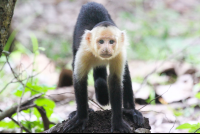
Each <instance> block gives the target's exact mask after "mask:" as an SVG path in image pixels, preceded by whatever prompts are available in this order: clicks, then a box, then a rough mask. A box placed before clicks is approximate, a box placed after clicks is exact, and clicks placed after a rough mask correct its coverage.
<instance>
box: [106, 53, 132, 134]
mask: <svg viewBox="0 0 200 134" xmlns="http://www.w3.org/2000/svg"><path fill="white" fill-rule="evenodd" d="M123 59H124V58H122V56H121V55H119V56H118V57H117V58H116V60H113V61H112V62H111V63H110V65H109V66H110V75H109V77H108V87H109V92H110V93H109V95H110V103H111V109H112V119H111V124H112V128H111V132H113V131H114V130H119V131H120V132H121V133H124V132H125V133H128V132H131V129H130V126H129V125H128V124H127V123H126V122H125V121H124V120H123V117H122V74H123V66H124V63H123Z"/></svg>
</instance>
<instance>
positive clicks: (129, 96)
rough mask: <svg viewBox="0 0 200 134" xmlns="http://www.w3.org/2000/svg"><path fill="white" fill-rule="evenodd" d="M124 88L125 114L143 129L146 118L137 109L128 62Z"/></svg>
mask: <svg viewBox="0 0 200 134" xmlns="http://www.w3.org/2000/svg"><path fill="white" fill-rule="evenodd" d="M123 88H124V92H123V105H124V109H123V113H125V114H126V115H128V116H130V118H131V119H132V121H133V122H134V123H135V124H137V125H138V126H141V127H142V126H143V124H144V118H143V116H142V114H141V113H140V112H139V111H138V110H136V109H135V102H134V93H133V90H132V82H131V77H130V72H129V68H128V63H127V62H126V64H125V70H124V79H123Z"/></svg>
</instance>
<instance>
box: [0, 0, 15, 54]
mask: <svg viewBox="0 0 200 134" xmlns="http://www.w3.org/2000/svg"><path fill="white" fill-rule="evenodd" d="M16 1H17V0H0V57H1V55H2V51H3V48H4V46H5V45H6V42H7V40H8V32H9V27H10V24H11V20H12V16H13V11H14V7H15V3H16Z"/></svg>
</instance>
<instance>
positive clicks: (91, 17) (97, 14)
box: [73, 2, 116, 56]
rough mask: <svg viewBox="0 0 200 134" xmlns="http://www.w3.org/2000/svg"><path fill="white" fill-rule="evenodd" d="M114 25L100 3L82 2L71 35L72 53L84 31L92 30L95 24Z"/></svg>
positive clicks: (75, 49)
mask: <svg viewBox="0 0 200 134" xmlns="http://www.w3.org/2000/svg"><path fill="white" fill-rule="evenodd" d="M109 25H112V26H116V25H115V23H114V22H113V20H112V19H111V17H110V15H109V13H108V11H107V10H106V9H105V7H104V6H103V5H101V4H98V3H95V2H89V3H87V4H84V5H83V6H82V8H81V10H80V13H79V16H78V19H77V22H76V25H75V29H74V35H73V55H74V56H75V55H76V52H77V50H78V48H79V45H80V42H81V37H82V35H83V34H84V31H85V30H86V29H87V30H92V29H93V28H94V27H96V26H105V27H107V26H109Z"/></svg>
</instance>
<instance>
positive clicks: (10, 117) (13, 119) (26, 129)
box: [9, 117, 31, 133]
mask: <svg viewBox="0 0 200 134" xmlns="http://www.w3.org/2000/svg"><path fill="white" fill-rule="evenodd" d="M9 118H10V119H11V120H12V121H13V122H15V123H16V124H17V125H19V126H20V127H21V128H22V129H24V130H25V131H26V132H27V133H31V131H29V130H28V129H27V128H26V127H24V126H23V125H22V124H21V123H19V122H17V121H16V120H15V119H13V118H12V117H9Z"/></svg>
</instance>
